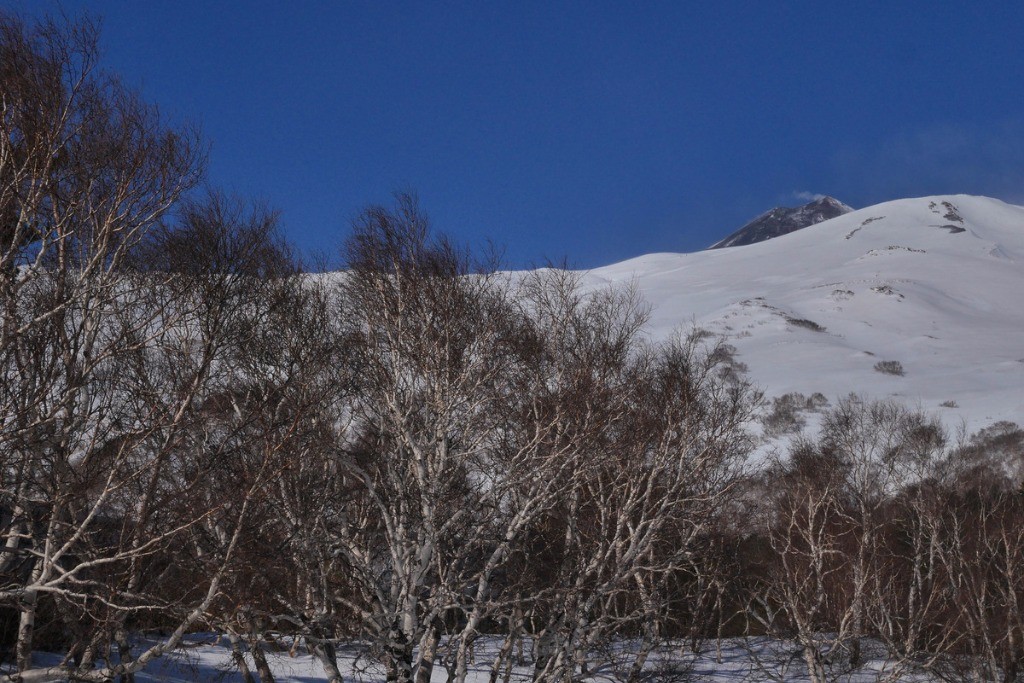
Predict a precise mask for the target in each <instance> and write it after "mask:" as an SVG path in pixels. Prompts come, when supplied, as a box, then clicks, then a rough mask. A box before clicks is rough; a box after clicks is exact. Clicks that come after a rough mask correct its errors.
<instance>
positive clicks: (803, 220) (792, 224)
mask: <svg viewBox="0 0 1024 683" xmlns="http://www.w3.org/2000/svg"><path fill="white" fill-rule="evenodd" d="M851 211H853V207H850V206H847V205H846V204H844V203H842V202H841V201H839V200H838V199H835V198H834V197H827V196H826V197H818V198H817V199H815V200H813V201H810V202H808V203H806V204H804V205H802V206H796V207H785V206H776V207H774V208H772V209H768V210H767V211H765V212H764V213H762V214H760V215H759V216H757V217H755V218H753V219H752V220H750V221H749V222H748V223H747V224H746V225H744V226H743V227H741V228H740V229H738V230H736V231H734V232H732V233H731V234H729V235H728V236H727V237H725V238H724V239H722V240H719V241H718V242H715V243H714V244H712V245H711V246H710V247H708V249H709V250H710V249H726V248H729V247H741V246H746V245H748V244H756V243H758V242H763V241H765V240H770V239H774V238H776V237H780V236H782V235H788V234H789V233H791V232H796V231H797V230H802V229H803V228H806V227H809V226H811V225H816V224H818V223H821V222H823V221H826V220H830V219H832V218H836V217H838V216H842V215H843V214H847V213H850V212H851Z"/></svg>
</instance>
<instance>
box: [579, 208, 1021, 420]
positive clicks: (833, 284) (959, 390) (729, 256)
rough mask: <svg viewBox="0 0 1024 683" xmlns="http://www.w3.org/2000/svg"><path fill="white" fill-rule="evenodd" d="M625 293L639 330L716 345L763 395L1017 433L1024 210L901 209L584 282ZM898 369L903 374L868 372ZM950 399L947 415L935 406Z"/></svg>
mask: <svg viewBox="0 0 1024 683" xmlns="http://www.w3.org/2000/svg"><path fill="white" fill-rule="evenodd" d="M631 280H634V281H635V282H636V285H637V286H638V287H639V289H640V291H641V292H642V294H643V295H644V297H645V298H646V299H647V301H648V302H649V303H650V304H651V306H652V316H651V322H650V328H649V329H650V333H651V335H652V336H653V337H655V338H660V337H665V336H667V335H668V334H670V333H671V332H672V331H673V330H674V329H676V328H679V327H681V326H682V327H685V326H687V325H689V324H691V323H692V322H696V323H697V324H698V325H699V326H701V327H704V328H706V329H708V330H710V331H712V332H715V333H720V334H722V335H725V336H726V337H727V338H728V340H729V343H731V344H733V345H734V346H735V347H736V348H737V350H738V351H739V354H738V357H737V359H738V360H739V361H741V362H743V363H746V364H747V366H748V367H749V371H750V376H751V378H752V379H753V380H754V381H755V382H757V383H758V384H759V385H761V386H762V388H764V390H765V392H766V393H767V395H768V396H778V395H781V394H784V393H787V392H791V391H800V392H802V393H805V394H810V393H812V392H821V393H823V394H825V395H826V396H828V397H829V398H833V399H834V398H835V397H836V396H841V395H845V394H847V393H850V392H857V393H862V394H866V395H868V396H872V397H897V398H899V399H901V400H902V401H904V402H907V403H909V404H911V405H913V406H914V407H921V408H923V409H925V410H928V411H933V412H936V411H937V412H939V414H940V415H941V416H942V417H943V418H944V420H945V421H946V423H947V424H948V425H951V426H955V425H956V424H958V423H959V421H960V420H961V419H963V420H965V421H966V422H967V426H968V427H969V428H970V429H971V430H976V429H978V428H980V427H983V426H985V425H987V424H990V423H992V422H994V421H996V420H1011V421H1014V422H1019V423H1022V424H1024V207H1020V206H1013V205H1009V204H1005V203H1003V202H1001V201H998V200H996V199H990V198H986V197H973V196H966V195H954V196H936V197H923V198H917V199H901V200H897V201H892V202H886V203H884V204H878V205H876V206H871V207H868V208H865V209H860V210H858V211H853V212H851V213H847V214H845V215H842V216H839V217H837V218H833V219H831V220H827V221H824V222H822V223H818V224H817V225H813V226H810V227H807V228H804V229H802V230H799V231H797V232H793V233H790V234H788V235H783V236H780V237H777V238H774V239H771V240H768V241H764V242H760V243H757V244H751V245H748V246H741V247H733V248H730V249H718V250H712V251H701V252H696V253H692V254H650V255H647V256H641V257H638V258H635V259H631V260H628V261H624V262H622V263H617V264H614V265H610V266H607V267H603V268H598V269H596V270H592V271H589V272H588V273H587V274H586V276H585V281H586V282H587V283H588V285H589V286H599V285H602V284H606V283H618V284H622V283H627V282H629V281H631ZM883 360H891V361H898V362H899V363H900V364H901V365H902V366H903V368H904V371H905V374H904V375H903V376H896V375H890V374H883V373H880V372H878V371H876V370H875V369H874V365H875V363H877V362H878V361H883ZM949 401H953V402H955V403H956V406H957V407H942V406H941V404H942V403H944V402H949Z"/></svg>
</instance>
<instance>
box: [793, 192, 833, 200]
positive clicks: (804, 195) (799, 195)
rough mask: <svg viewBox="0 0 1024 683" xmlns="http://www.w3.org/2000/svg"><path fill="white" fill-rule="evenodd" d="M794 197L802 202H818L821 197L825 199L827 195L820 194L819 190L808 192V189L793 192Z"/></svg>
mask: <svg viewBox="0 0 1024 683" xmlns="http://www.w3.org/2000/svg"><path fill="white" fill-rule="evenodd" d="M793 198H794V199H799V200H800V201H802V202H816V201H818V200H819V199H824V198H825V195H823V194H818V193H817V192H807V191H806V190H804V191H801V192H794V193H793Z"/></svg>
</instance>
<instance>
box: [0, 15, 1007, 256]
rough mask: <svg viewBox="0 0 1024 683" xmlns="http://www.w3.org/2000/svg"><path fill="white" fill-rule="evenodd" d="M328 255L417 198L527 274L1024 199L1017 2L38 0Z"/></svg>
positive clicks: (218, 176)
mask: <svg viewBox="0 0 1024 683" xmlns="http://www.w3.org/2000/svg"><path fill="white" fill-rule="evenodd" d="M0 4H2V5H3V6H6V7H8V8H12V9H15V10H17V11H20V12H23V13H26V14H38V13H43V12H47V11H49V12H54V11H59V10H60V9H61V8H63V10H64V11H66V12H68V13H70V14H72V15H74V14H76V13H80V12H81V11H83V10H88V11H90V12H92V13H94V14H95V15H98V16H100V17H102V19H103V44H104V49H105V64H106V65H107V66H108V67H109V68H110V69H112V70H114V71H117V72H120V73H121V74H122V75H123V76H124V78H125V79H126V80H127V82H128V83H130V84H132V85H135V86H137V87H138V88H140V89H141V90H142V92H143V93H144V95H145V97H146V98H147V99H149V100H151V101H154V102H157V103H158V104H160V105H161V107H162V108H163V109H164V110H165V111H166V112H168V113H169V114H171V115H173V116H175V117H179V118H184V119H189V120H193V121H196V122H198V123H199V124H201V127H202V129H203V132H204V134H205V135H206V137H207V138H208V139H209V140H210V142H211V156H210V179H211V182H212V183H213V184H215V185H218V186H221V187H224V188H226V189H228V190H230V191H233V192H236V193H239V194H241V195H244V196H253V197H259V198H262V199H265V200H266V201H267V202H268V203H269V204H270V205H272V206H275V207H277V208H279V209H280V210H281V211H282V213H283V221H284V225H285V227H286V230H287V233H288V234H289V236H290V237H291V238H292V239H293V240H294V241H295V242H296V243H297V244H298V245H299V246H300V247H301V248H302V249H303V250H306V251H323V252H325V253H327V254H333V253H336V250H337V245H338V244H339V243H340V241H341V240H342V239H343V238H344V235H345V234H346V232H347V226H348V224H349V223H350V221H351V219H352V217H353V216H354V215H356V214H357V213H358V212H359V210H360V209H361V208H362V207H364V206H365V205H367V204H369V203H382V202H387V201H388V200H389V197H390V195H391V193H392V192H393V191H395V190H403V189H408V190H414V191H416V192H417V193H418V194H419V196H420V200H421V203H422V205H423V207H424V208H425V209H426V211H427V212H428V213H429V214H430V215H431V217H432V219H433V222H434V225H435V227H437V228H438V229H439V230H443V231H445V232H448V233H449V234H452V235H454V236H455V237H456V238H457V239H459V240H460V241H463V242H469V243H471V244H473V245H478V246H479V245H483V244H484V243H485V242H486V240H488V239H489V240H492V241H493V242H495V243H496V244H497V245H499V246H502V247H504V248H505V254H506V260H507V261H508V263H509V264H510V265H512V266H523V265H529V264H531V263H542V262H543V261H544V260H545V259H549V258H550V259H554V260H559V259H561V258H563V257H565V258H567V259H568V261H569V262H570V263H571V264H574V265H578V266H582V267H589V266H596V265H602V264H605V263H610V262H613V261H617V260H621V259H624V258H628V257H630V256H635V255H638V254H642V253H647V252H652V251H692V250H696V249H700V248H703V247H705V246H707V245H708V244H710V243H712V242H714V241H716V240H718V239H719V238H721V237H722V236H724V235H726V234H727V233H729V232H731V231H732V230H734V229H735V228H737V227H739V225H741V224H742V223H744V222H745V221H746V220H748V219H749V218H751V217H753V216H754V215H756V214H758V213H760V212H762V211H764V210H766V209H768V208H770V207H772V206H775V205H778V204H785V205H796V204H798V203H802V200H801V199H800V197H802V196H804V195H806V194H818V193H821V194H831V195H834V196H836V197H838V198H839V199H841V200H843V201H844V202H846V203H848V204H851V205H853V206H856V207H860V206H865V205H868V204H873V203H876V202H879V201H884V200H886V199H893V198H898V197H904V196H911V195H925V194H938V193H951V192H967V193H971V194H987V195H990V196H995V197H999V198H1002V199H1006V200H1008V201H1016V202H1024V95H1022V93H1024V49H1021V47H1020V40H1021V36H1024V3H1021V2H1016V1H1014V2H1009V1H1007V2H992V3H988V2H963V3H952V2H940V1H934V2H916V1H905V2H891V0H890V1H889V2H850V1H849V0H846V1H844V2H760V1H754V0H751V1H749V2H728V1H720V2H683V1H682V0H679V1H676V2H642V3H637V2H619V3H606V2H599V1H591V2H578V3H576V2H526V1H522V2H503V3H497V2H481V1H477V2H466V3H449V2H408V3H398V2H383V1H382V2H369V1H367V2H334V1H331V2H327V1H324V2H313V1H311V0H308V1H297V0H296V1H291V2H284V1H279V2H228V1H218V2H214V1H212V0H205V1H202V2H198V1H192V0H177V1H175V2H164V1H159V0H147V1H146V2H135V1H129V0H104V1H94V2H84V1H78V0H64V1H63V2H60V3H58V2H56V1H53V2H51V1H49V0H38V1H36V2H14V1H12V0H0Z"/></svg>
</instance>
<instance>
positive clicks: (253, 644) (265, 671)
mask: <svg viewBox="0 0 1024 683" xmlns="http://www.w3.org/2000/svg"><path fill="white" fill-rule="evenodd" d="M249 652H250V653H251V654H252V661H253V662H255V663H256V673H258V674H259V676H260V683H274V673H273V672H272V671H271V670H270V665H269V664H268V663H267V657H266V655H265V654H263V648H262V647H261V646H260V643H259V639H258V638H257V637H256V636H255V635H253V636H252V638H250V639H249Z"/></svg>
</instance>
